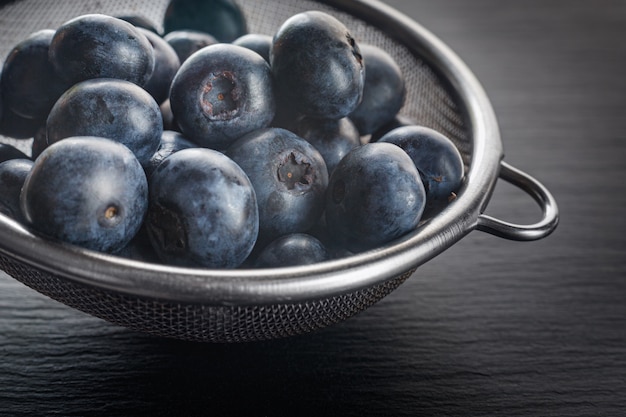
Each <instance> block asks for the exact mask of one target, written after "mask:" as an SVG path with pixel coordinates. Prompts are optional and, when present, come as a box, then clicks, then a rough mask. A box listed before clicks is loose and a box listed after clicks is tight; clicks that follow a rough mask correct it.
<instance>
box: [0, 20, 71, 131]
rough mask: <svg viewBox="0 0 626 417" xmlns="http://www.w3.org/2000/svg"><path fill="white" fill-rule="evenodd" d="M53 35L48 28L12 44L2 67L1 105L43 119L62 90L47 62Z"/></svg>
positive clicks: (63, 86)
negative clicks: (2, 102)
mask: <svg viewBox="0 0 626 417" xmlns="http://www.w3.org/2000/svg"><path fill="white" fill-rule="evenodd" d="M53 36H54V30H52V29H44V30H40V31H37V32H35V33H33V34H31V35H30V36H28V37H27V38H26V39H24V40H22V41H21V42H19V43H18V44H17V45H15V46H14V47H13V49H12V50H11V52H9V55H8V56H7V58H6V60H5V62H4V66H3V70H2V95H3V100H4V105H5V106H6V107H7V108H9V109H11V110H12V111H13V112H15V113H16V114H17V115H19V116H21V117H24V118H27V119H35V120H37V121H38V122H43V121H44V120H45V118H46V116H47V115H48V112H49V111H50V109H51V108H52V106H53V105H54V103H55V101H56V100H57V99H58V98H59V96H61V94H62V93H63V91H65V84H64V83H63V82H62V81H61V79H60V78H59V77H58V76H57V75H56V73H55V71H54V68H53V67H52V65H51V64H50V62H49V61H48V49H49V46H50V42H51V41H52V37H53ZM38 122H33V124H36V123H38Z"/></svg>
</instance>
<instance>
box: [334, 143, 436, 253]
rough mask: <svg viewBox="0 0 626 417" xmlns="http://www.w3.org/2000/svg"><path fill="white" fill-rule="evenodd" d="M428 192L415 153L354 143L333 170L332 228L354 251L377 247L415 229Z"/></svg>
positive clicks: (343, 243) (383, 145)
mask: <svg viewBox="0 0 626 417" xmlns="http://www.w3.org/2000/svg"><path fill="white" fill-rule="evenodd" d="M425 204H426V193H425V191H424V186H423V185H422V181H421V180H420V176H419V173H418V172H417V169H416V168H415V165H414V164H413V161H412V160H411V158H410V157H409V156H408V155H407V154H406V152H404V151H403V150H402V149H400V148H399V147H397V146H394V145H392V144H389V143H370V144H366V145H362V146H359V147H358V148H355V149H354V150H352V151H351V152H350V153H348V154H347V155H346V156H345V157H344V158H343V159H342V160H341V162H340V163H339V165H337V167H336V168H335V171H334V172H333V174H332V175H331V178H330V182H329V185H328V192H327V197H326V224H327V227H328V232H329V233H330V234H331V235H332V236H333V237H334V239H336V240H337V241H338V242H340V244H342V245H345V247H346V248H347V249H348V250H350V251H353V252H359V251H363V250H368V249H373V248H376V247H379V246H381V245H384V244H386V243H388V242H390V241H392V240H394V239H396V238H399V237H400V236H403V235H405V234H406V233H408V232H410V231H412V230H414V229H415V228H416V227H417V225H418V224H419V221H420V219H421V216H422V213H423V211H424V207H425Z"/></svg>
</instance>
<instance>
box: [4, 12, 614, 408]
mask: <svg viewBox="0 0 626 417" xmlns="http://www.w3.org/2000/svg"><path fill="white" fill-rule="evenodd" d="M387 2H388V3H389V4H390V5H392V6H394V7H396V8H398V9H399V10H401V11H403V12H405V13H407V14H408V15H410V16H411V17H412V18H414V19H415V20H416V21H418V22H420V23H421V24H423V25H424V26H426V27H427V28H428V29H430V30H431V31H432V32H433V33H434V34H435V35H437V36H438V37H440V38H441V39H442V40H443V41H444V42H446V43H447V44H448V45H449V46H450V47H451V48H452V49H453V50H454V51H455V52H457V54H458V55H459V56H460V57H461V58H462V59H463V60H464V61H465V62H466V63H467V64H468V66H469V67H470V68H471V69H472V70H473V72H474V73H475V75H476V76H477V78H478V79H479V80H480V82H481V83H482V84H483V86H484V88H485V90H486V92H487V94H488V95H489V97H490V99H491V100H492V103H493V106H494V108H495V111H496V113H497V116H498V119H499V123H500V128H501V132H502V137H503V142H504V147H505V152H506V156H505V160H506V161H507V162H509V163H511V164H512V165H514V166H516V167H518V168H520V169H522V170H524V171H526V172H528V173H530V174H531V175H533V176H535V177H537V178H538V179H540V180H541V181H542V182H543V183H544V184H545V185H546V186H547V187H548V188H549V189H550V190H551V191H552V192H553V193H554V195H555V197H556V199H557V201H558V203H559V208H560V210H561V223H560V225H559V227H558V228H557V230H556V231H555V232H554V233H553V234H552V235H551V236H549V237H548V238H546V239H543V240H541V241H537V242H525V243H520V242H510V241H505V240H502V239H499V238H496V237H493V236H490V235H487V234H484V233H481V232H473V233H471V234H470V235H469V236H467V237H466V238H464V239H463V240H462V241H461V242H459V243H458V244H456V245H454V246H453V247H452V248H450V249H449V250H447V251H445V252H444V253H443V254H442V255H440V256H439V257H437V258H435V259H434V260H432V261H430V262H428V263H427V264H425V265H424V266H423V267H421V268H420V269H419V270H418V272H417V273H416V274H415V275H414V276H413V277H412V278H410V279H409V280H408V281H407V282H406V283H405V284H403V285H402V286H401V287H400V288H399V289H398V290H396V291H395V292H394V293H392V294H391V295H390V296H388V297H386V298H385V299H383V300H382V301H381V302H380V303H378V304H376V305H374V306H373V307H371V308H370V309H368V310H366V311H364V312H363V313H361V314H359V315H357V316H356V317H354V318H352V319H349V320H347V321H345V322H343V323H341V324H338V325H335V326H332V327H330V328H327V329H324V330H321V331H318V332H316V333H313V334H310V335H304V336H299V337H294V338H290V339H285V340H278V341H271V342H264V343H252V344H235V345H205V344H195V343H186V342H179V341H172V340H161V339H156V338H152V337H149V336H145V335H141V334H137V333H133V332H131V331H129V330H126V329H123V328H119V327H116V326H114V325H111V324H108V323H107V322H103V321H101V320H99V319H96V318H93V317H90V316H87V315H85V314H83V313H80V312H77V311H75V310H72V309H70V308H68V307H65V306H64V305H62V304H59V303H57V302H55V301H52V300H50V299H48V298H46V297H44V296H41V295H39V294H38V293H36V292H34V291H32V290H30V289H28V288H26V287H24V286H23V285H22V284H20V283H18V282H16V281H14V280H12V279H10V278H9V277H7V276H6V275H4V274H1V275H0V415H3V416H4V415H7V416H18V415H63V416H65V415H128V416H130V415H154V416H156V415H186V416H191V415H255V416H275V415H291V416H293V415H332V416H343V415H354V416H365V415H384V416H417V415H423V416H431V415H432V416H441V415H458V416H480V415H485V416H496V415H506V416H518V415H531V416H596V415H597V416H620V415H626V302H625V296H626V263H625V261H624V250H625V249H626V245H625V243H626V237H625V232H626V227H625V221H624V214H625V207H626V197H625V193H624V192H625V191H626V187H625V185H624V179H625V174H626V163H625V162H624V160H623V159H624V157H625V156H626V117H624V113H625V109H626V77H625V74H626V46H624V45H625V41H626V2H624V1H623V0H622V1H612V0H594V1H590V0H587V1H585V0H567V1H565V0H563V1H556V0H553V1H540V0H531V1H523V2H522V1H513V0H472V1H467V0H437V1H434V0H429V1H426V0H421V1H415V0H411V1H408V0H404V1H401V0H388V1H387ZM487 213H488V214H491V215H494V216H497V217H499V218H502V219H506V220H512V221H518V222H525V223H528V222H534V221H536V220H537V219H538V218H539V212H538V209H537V207H536V206H535V204H534V203H533V202H532V201H530V198H529V197H528V196H526V195H525V194H523V193H521V192H520V191H518V190H516V189H514V188H513V187H511V186H509V185H507V184H505V183H499V184H498V187H497V189H496V193H495V195H494V197H493V199H492V201H491V203H490V205H489V207H488V210H487Z"/></svg>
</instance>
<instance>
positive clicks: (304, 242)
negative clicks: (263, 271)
mask: <svg viewBox="0 0 626 417" xmlns="http://www.w3.org/2000/svg"><path fill="white" fill-rule="evenodd" d="M328 259H330V255H329V253H328V250H327V249H326V248H325V247H324V245H323V244H322V242H320V241H319V240H318V239H317V238H315V237H313V236H311V235H308V234H305V233H293V234H289V235H285V236H281V237H279V238H277V239H275V240H274V241H272V242H270V243H269V244H268V245H267V246H265V248H263V250H262V251H261V252H260V253H259V255H258V257H257V258H256V260H255V262H254V266H255V267H257V268H274V267H276V268H279V267H284V266H297V265H311V264H314V263H317V262H323V261H326V260H328Z"/></svg>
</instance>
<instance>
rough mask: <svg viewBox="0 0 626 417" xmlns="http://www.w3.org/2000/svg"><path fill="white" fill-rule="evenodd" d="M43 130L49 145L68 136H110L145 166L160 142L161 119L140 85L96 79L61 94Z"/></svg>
mask: <svg viewBox="0 0 626 417" xmlns="http://www.w3.org/2000/svg"><path fill="white" fill-rule="evenodd" d="M46 132H47V138H48V144H52V143H56V142H59V141H61V140H62V139H64V138H67V137H71V136H99V137H106V138H109V139H113V140H116V141H118V142H120V143H122V144H124V145H126V146H127V147H128V148H129V149H130V150H131V151H133V153H134V154H135V156H136V157H137V159H138V160H139V162H140V163H141V164H142V165H146V164H147V163H148V161H149V160H150V158H151V157H152V155H154V153H155V152H156V150H157V149H158V147H159V143H160V142H161V134H162V133H163V118H162V116H161V110H160V108H159V106H158V104H157V103H156V101H154V98H153V97H152V96H151V95H150V94H149V93H148V92H147V91H145V90H144V89H142V88H141V87H139V86H137V85H136V84H133V83H131V82H128V81H122V80H117V79H107V78H98V79H93V80H87V81H83V82H80V83H78V84H76V85H74V86H72V87H70V89H69V90H67V91H66V92H65V93H63V95H62V96H61V97H60V98H59V100H57V102H56V103H55V105H54V107H52V110H51V111H50V114H49V115H48V120H47V124H46Z"/></svg>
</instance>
